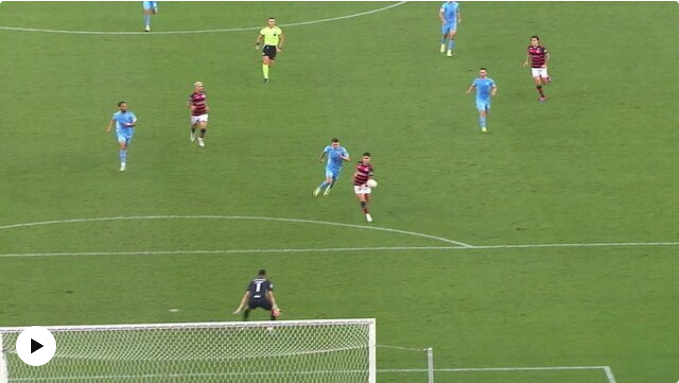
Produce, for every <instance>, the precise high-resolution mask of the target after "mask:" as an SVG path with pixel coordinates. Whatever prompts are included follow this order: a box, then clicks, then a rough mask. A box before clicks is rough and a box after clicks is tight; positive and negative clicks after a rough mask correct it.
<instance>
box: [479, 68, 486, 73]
mask: <svg viewBox="0 0 679 383" xmlns="http://www.w3.org/2000/svg"><path fill="white" fill-rule="evenodd" d="M479 70H485V71H486V72H488V69H486V68H481V69H479Z"/></svg>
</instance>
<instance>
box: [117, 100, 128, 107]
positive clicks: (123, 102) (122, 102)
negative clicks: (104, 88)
mask: <svg viewBox="0 0 679 383" xmlns="http://www.w3.org/2000/svg"><path fill="white" fill-rule="evenodd" d="M123 104H127V103H126V102H125V101H120V102H119V103H118V106H122V105H123Z"/></svg>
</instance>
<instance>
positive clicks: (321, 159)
mask: <svg viewBox="0 0 679 383" xmlns="http://www.w3.org/2000/svg"><path fill="white" fill-rule="evenodd" d="M324 158H325V149H323V152H322V153H321V156H320V157H318V162H323V159H324Z"/></svg>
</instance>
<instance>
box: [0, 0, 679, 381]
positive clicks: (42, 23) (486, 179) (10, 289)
mask: <svg viewBox="0 0 679 383" xmlns="http://www.w3.org/2000/svg"><path fill="white" fill-rule="evenodd" d="M385 5H386V3H363V2H351V3H349V2H347V3H323V4H320V3H318V4H302V3H292V2H290V3H288V2H280V3H279V2H272V3H264V2H262V3H247V4H246V3H236V2H229V3H226V2H225V3H174V2H173V3H161V4H160V12H161V13H160V14H159V15H157V16H154V17H153V20H152V23H153V25H152V26H153V29H154V32H157V31H174V30H184V31H185V30H196V29H221V28H242V27H250V26H259V25H263V23H264V22H265V19H266V17H268V16H270V15H275V16H276V17H277V18H278V19H279V22H280V23H281V24H289V23H295V22H301V21H305V20H316V19H322V18H329V17H336V16H343V15H349V14H353V13H358V12H363V11H367V10H371V9H376V8H379V7H382V6H385ZM438 5H439V4H438V3H408V4H405V5H403V6H400V7H397V8H394V9H391V10H388V11H385V12H384V13H379V14H373V15H368V16H363V17H359V18H353V19H346V20H340V21H334V22H329V23H321V24H314V25H305V26H293V27H287V28H283V29H284V32H285V34H286V36H287V39H288V41H287V44H286V49H285V51H284V52H283V53H282V54H281V55H280V56H279V58H278V59H277V60H276V65H275V66H274V67H273V68H272V70H271V75H272V82H271V84H269V85H267V86H264V85H262V84H261V70H260V58H259V57H260V55H259V54H258V52H256V51H255V50H254V49H253V45H254V41H255V38H256V34H257V32H256V31H243V32H224V33H209V34H199V35H158V34H153V33H152V34H148V35H132V36H113V35H63V34H46V33H28V32H15V31H0V35H1V37H2V38H0V49H1V50H2V51H3V52H9V53H6V54H5V55H4V56H3V57H4V58H5V59H4V60H2V62H1V63H0V82H1V83H2V84H3V90H4V92H3V94H4V97H3V98H2V103H1V104H0V105H2V106H1V107H0V108H2V112H3V113H0V125H1V126H2V127H3V129H1V130H0V142H2V143H3V145H2V150H0V163H1V164H2V166H0V179H1V180H2V182H0V226H3V225H12V224H16V223H29V222H42V221H51V220H66V219H74V218H96V217H117V216H149V215H153V216H159V215H177V216H183V215H214V216H258V217H274V218H292V219H304V220H313V221H324V222H336V223H343V224H351V225H363V224H364V220H363V216H362V214H361V212H360V210H359V207H358V204H357V203H356V202H355V197H354V196H353V195H352V193H351V191H350V176H351V173H352V171H351V169H345V171H344V173H343V176H342V178H341V180H340V182H339V184H338V185H337V187H336V189H335V190H334V191H333V193H332V195H331V196H330V197H327V198H320V197H319V198H316V199H314V198H312V197H311V190H312V189H313V188H314V187H315V186H316V185H317V184H318V183H319V182H320V181H321V178H322V176H323V167H322V165H321V164H319V163H318V161H317V156H318V154H319V153H320V150H321V149H322V147H323V146H324V145H326V144H327V143H328V142H329V140H330V138H332V137H334V136H338V137H339V138H341V140H342V144H343V145H344V146H346V147H347V148H348V150H349V151H350V153H351V154H352V156H353V157H354V158H357V157H358V156H359V155H360V154H361V153H362V152H364V151H370V152H371V153H372V154H373V158H374V164H375V169H376V178H377V179H378V180H379V181H380V187H379V188H378V189H376V191H375V193H374V202H373V204H372V206H371V209H372V213H373V217H374V218H375V222H374V225H375V226H377V227H385V228H393V229H398V230H405V231H410V232H417V233H425V234H430V235H434V236H440V237H444V238H448V239H452V240H457V241H461V242H464V243H469V244H473V245H511V244H517V245H520V244H549V243H557V244H558V243H585V244H586V243H630V242H644V243H646V242H674V241H677V217H679V198H678V197H677V193H676V190H677V189H679V179H677V177H675V176H674V174H675V172H676V164H675V161H674V160H673V159H674V157H675V152H676V147H677V145H678V144H679V139H678V138H677V135H676V134H675V130H676V129H675V128H676V126H679V118H678V117H677V115H676V113H675V111H674V109H676V107H675V106H674V104H676V102H675V101H674V100H675V98H676V96H675V93H676V89H677V88H679V80H677V77H676V76H675V73H674V72H675V71H676V68H677V64H676V63H677V59H679V56H678V55H677V51H676V48H674V47H676V46H679V32H678V31H677V28H676V25H678V23H679V12H677V6H676V4H673V3H669V2H664V3H640V2H636V3H634V2H630V3H628V2H626V3H615V2H603V3H591V4H590V3H580V2H569V3H565V2H563V3H560V2H552V3H536V2H531V3H497V2H483V3H466V2H465V3H463V4H462V10H463V16H464V20H463V24H462V25H461V26H460V30H459V38H458V43H457V50H456V57H454V58H453V59H446V58H444V57H442V56H441V55H440V54H439V53H438V44H439V40H438V39H439V37H438V33H439V30H440V29H439V24H438V22H437V21H436V11H437V7H438ZM140 8H141V7H140V6H139V4H138V3H124V2H122V3H106V2H100V3H82V4H75V3H61V2H60V3H47V2H44V3H40V2H38V3H31V4H30V8H29V5H28V4H21V3H14V2H5V3H3V4H1V5H0V25H5V26H20V27H30V28H44V29H63V30H71V31H75V30H98V31H140V30H141V9H140ZM535 33H538V34H540V35H541V37H542V39H543V43H544V44H545V45H546V46H547V47H548V48H549V49H550V51H551V54H552V61H551V62H550V74H551V75H552V77H553V78H554V83H553V84H551V85H549V86H548V87H547V88H546V92H547V95H548V96H549V97H550V100H549V101H548V102H546V103H544V104H539V103H538V102H537V101H536V98H537V95H536V93H535V90H534V89H533V87H532V85H531V84H532V82H531V79H530V75H529V72H528V71H527V70H526V69H524V68H522V66H521V63H522V61H523V59H524V57H525V53H524V50H525V47H526V46H527V43H528V37H529V36H530V35H532V34H535ZM481 66H485V67H487V68H488V70H489V73H490V76H491V77H492V78H493V79H494V80H495V81H496V83H497V84H498V87H499V91H498V95H497V97H496V98H495V100H494V101H493V105H492V112H491V115H490V117H489V125H488V127H489V129H490V131H491V133H490V134H488V135H481V134H480V133H479V131H478V128H477V122H476V111H475V109H474V103H473V98H472V96H465V95H464V90H465V89H466V88H467V87H468V84H469V83H470V81H471V80H472V79H473V78H474V76H475V75H476V72H477V70H478V68H479V67H481ZM197 80H201V81H203V82H204V83H205V86H206V91H207V92H208V95H209V97H210V99H209V103H210V107H211V111H210V131H209V133H208V137H207V144H208V147H207V148H206V149H205V150H200V149H199V148H198V147H197V146H196V145H192V144H190V143H189V142H188V137H187V136H188V125H187V120H188V116H187V109H186V106H185V100H186V97H187V96H188V94H189V93H190V92H191V90H192V86H191V84H192V83H193V82H194V81H197ZM120 100H125V101H127V102H128V104H129V106H130V109H131V110H133V111H134V112H135V113H136V114H137V116H138V117H139V120H140V122H139V127H138V129H137V132H136V135H135V138H134V141H133V143H132V145H131V148H130V151H129V160H128V161H129V162H128V171H127V172H126V173H125V174H119V172H118V162H117V147H116V146H117V144H116V143H115V140H114V138H113V137H112V135H106V134H105V133H104V128H105V126H106V124H107V122H108V119H109V118H110V115H111V113H112V112H114V111H115V105H116V103H117V102H118V101H120ZM447 245H448V244H446V243H443V242H438V241H435V240H429V239H424V238H420V237H415V236H407V235H400V234H396V233H390V232H381V231H375V230H360V229H356V228H349V227H339V226H327V225H315V224H310V223H292V222H271V221H257V220H234V219H202V220H201V219H192V220H187V219H173V220H134V221H110V222H81V223H70V224H59V225H46V226H36V227H24V228H12V229H0V253H2V254H14V253H19V254H25V253H55V252H56V253H79V252H128V251H132V252H140V251H141V252H143V251H173V250H178V251H196V250H240V249H293V248H300V249H308V248H318V249H321V248H334V247H345V248H353V247H374V246H385V247H391V246H405V247H410V246H447ZM675 253H676V250H675V248H674V247H672V246H664V247H652V246H639V247H611V246H602V247H569V248H553V247H547V248H496V249H471V250H398V251H395V250H394V251H346V252H320V251H319V252H297V253H295V252H291V253H261V254H253V253H243V254H236V253H228V254H227V253H225V254H213V255H189V254H184V255H171V256H168V255H146V256H144V255H101V256H61V257H0V291H2V297H3V299H2V304H1V305H0V325H3V326H22V325H66V324H104V323H141V322H185V321H221V320H236V319H237V318H236V317H233V316H231V315H230V312H231V311H232V310H233V309H234V308H235V306H236V305H237V303H238V300H239V298H240V296H241V294H242V291H243V288H244V287H245V284H246V283H247V282H248V280H249V279H250V278H251V277H253V273H254V272H255V271H256V270H257V269H258V268H261V267H266V268H267V269H268V270H270V273H271V277H272V279H273V280H274V281H275V282H276V285H277V287H278V294H279V300H280V304H281V307H282V308H283V310H284V318H285V319H306V318H349V317H375V318H377V320H378V339H379V342H380V343H382V344H389V345H399V346H407V347H428V346H431V347H433V348H434V349H435V352H436V365H437V367H440V368H457V367H513V366H517V367H518V366H590V365H592V366H599V365H601V366H611V368H612V369H613V371H614V373H615V375H616V378H617V381H618V383H627V382H630V383H631V382H665V381H675V380H676V379H677V376H676V368H675V367H676V355H677V353H679V336H678V335H677V334H679V325H678V324H677V323H678V322H677V321H676V320H674V318H675V317H676V316H677V314H679V310H677V306H676V304H675V301H676V296H677V294H679V282H677V278H676V271H677V270H679V258H677V257H676V254H675ZM69 291H70V293H69ZM172 308H177V309H179V310H180V311H179V312H177V313H171V312H170V311H169V310H170V309H172ZM258 318H260V319H261V318H264V316H263V314H260V315H259V316H258ZM379 355H380V356H379V359H380V360H379V362H380V367H383V368H420V367H423V366H424V355H417V354H407V353H398V352H393V351H384V350H380V354H379ZM420 378H421V379H420ZM425 378H426V377H425V376H424V375H422V374H415V375H407V374H383V375H380V381H384V382H412V381H415V380H417V381H424V379H425ZM491 380H492V381H498V380H500V381H503V382H509V383H513V382H541V381H550V382H556V383H561V382H573V381H577V382H593V383H596V382H600V383H604V382H606V377H605V375H604V374H603V372H600V371H595V370H593V371H549V372H545V371H541V372H506V373H502V372H493V373H444V372H441V373H438V374H437V382H465V383H466V382H470V383H471V382H473V383H479V382H488V381H491Z"/></svg>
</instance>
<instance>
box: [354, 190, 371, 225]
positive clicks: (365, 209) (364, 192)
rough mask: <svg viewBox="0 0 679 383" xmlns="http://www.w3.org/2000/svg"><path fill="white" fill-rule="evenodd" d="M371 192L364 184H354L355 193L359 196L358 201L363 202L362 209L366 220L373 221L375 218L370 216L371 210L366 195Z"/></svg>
mask: <svg viewBox="0 0 679 383" xmlns="http://www.w3.org/2000/svg"><path fill="white" fill-rule="evenodd" d="M369 193H370V188H368V187H364V186H354V194H356V198H358V202H359V203H360V204H361V210H363V214H365V220H366V221H368V222H372V221H373V218H372V217H371V216H370V210H368V199H367V198H366V195H367V194H369Z"/></svg>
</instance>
